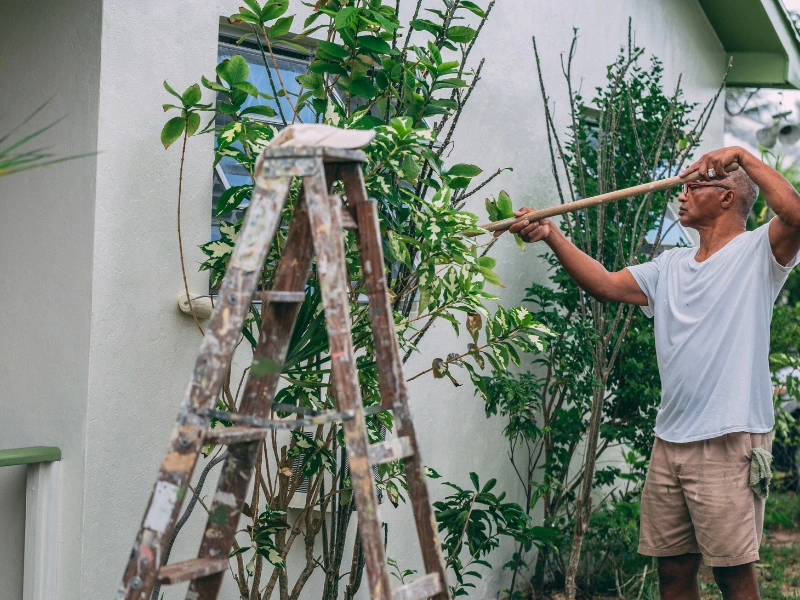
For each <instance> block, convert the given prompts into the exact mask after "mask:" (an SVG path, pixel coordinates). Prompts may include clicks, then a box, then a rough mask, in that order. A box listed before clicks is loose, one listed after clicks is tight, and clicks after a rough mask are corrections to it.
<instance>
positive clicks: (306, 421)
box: [197, 409, 355, 441]
mask: <svg viewBox="0 0 800 600" xmlns="http://www.w3.org/2000/svg"><path fill="white" fill-rule="evenodd" d="M197 414H198V415H200V416H201V417H206V418H209V419H219V420H220V421H227V422H229V423H233V424H234V425H246V426H247V428H248V429H252V430H254V431H253V433H252V435H253V436H254V437H252V438H251V439H260V438H259V435H260V437H261V438H263V437H266V433H264V434H256V433H255V430H259V429H263V430H272V429H299V428H301V427H311V426H312V425H321V424H323V423H333V422H339V421H349V420H350V419H352V418H353V417H354V416H355V411H352V410H343V411H338V412H337V411H332V410H329V411H325V412H323V413H322V414H318V415H311V416H308V417H305V418H303V419H295V420H292V421H279V420H269V419H259V418H258V417H251V416H249V415H240V414H236V413H229V412H224V411H221V410H213V409H206V410H201V411H197ZM228 429H232V428H230V427H229V428H228ZM222 431H224V430H222V429H220V432H222ZM215 433H216V429H209V430H208V432H207V433H206V439H209V438H208V436H209V435H214V434H215ZM219 435H220V436H222V435H224V434H223V433H220V434H219ZM242 441H245V440H242Z"/></svg>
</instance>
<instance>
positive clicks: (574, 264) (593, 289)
mask: <svg viewBox="0 0 800 600" xmlns="http://www.w3.org/2000/svg"><path fill="white" fill-rule="evenodd" d="M545 243H546V244H547V245H548V246H550V249H551V250H552V251H553V254H555V255H556V258H557V259H558V261H559V262H560V263H561V266H563V267H564V270H565V271H566V272H567V273H568V274H569V276H570V277H572V279H574V280H575V283H577V284H578V285H579V286H580V287H581V288H583V289H584V290H586V292H587V293H589V294H590V295H591V296H593V297H594V298H597V299H598V300H601V301H605V300H608V299H609V290H608V286H609V272H608V271H607V270H606V268H605V267H604V266H603V265H602V264H600V263H599V262H598V261H596V260H595V259H593V258H592V257H591V256H589V255H587V254H585V253H584V252H582V251H581V250H580V249H578V247H577V246H575V244H573V243H572V242H571V241H570V240H569V239H568V238H567V236H565V235H564V233H563V232H561V231H560V230H559V229H558V228H553V230H552V232H551V233H550V235H549V236H548V237H547V238H546V239H545Z"/></svg>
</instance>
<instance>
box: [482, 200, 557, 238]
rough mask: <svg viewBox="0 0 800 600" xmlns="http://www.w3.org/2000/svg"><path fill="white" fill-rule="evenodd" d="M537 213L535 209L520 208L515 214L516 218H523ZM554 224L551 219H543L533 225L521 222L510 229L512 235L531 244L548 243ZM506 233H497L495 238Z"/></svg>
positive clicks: (528, 222)
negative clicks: (528, 214)
mask: <svg viewBox="0 0 800 600" xmlns="http://www.w3.org/2000/svg"><path fill="white" fill-rule="evenodd" d="M532 212H536V209H535V208H525V207H523V208H520V209H519V210H518V211H516V212H515V213H514V216H515V217H521V216H522V215H524V214H526V213H532ZM553 228H554V225H553V222H552V221H551V220H550V219H542V220H541V221H534V222H533V223H531V222H530V221H520V222H519V223H514V224H513V225H512V226H511V227H509V228H508V231H509V232H510V233H516V234H518V235H519V237H520V238H521V239H522V240H523V241H525V242H528V243H529V244H532V243H534V242H539V241H541V240H545V241H547V238H548V237H549V236H550V234H551V233H552V232H553ZM503 233H504V232H502V231H495V232H494V237H500V236H501V235H502V234H503Z"/></svg>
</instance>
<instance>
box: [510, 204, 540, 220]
mask: <svg viewBox="0 0 800 600" xmlns="http://www.w3.org/2000/svg"><path fill="white" fill-rule="evenodd" d="M535 210H536V209H535V208H528V207H527V206H523V207H521V208H520V209H519V210H515V211H514V216H515V217H521V216H522V215H525V214H528V213H529V212H534V211H535Z"/></svg>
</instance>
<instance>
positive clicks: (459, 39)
mask: <svg viewBox="0 0 800 600" xmlns="http://www.w3.org/2000/svg"><path fill="white" fill-rule="evenodd" d="M474 37H475V30H474V29H473V28H472V27H467V26H466V25H456V26H454V27H449V28H448V29H447V39H448V40H451V41H453V42H455V43H457V44H467V43H469V42H471V41H472V39H473V38H474Z"/></svg>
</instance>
